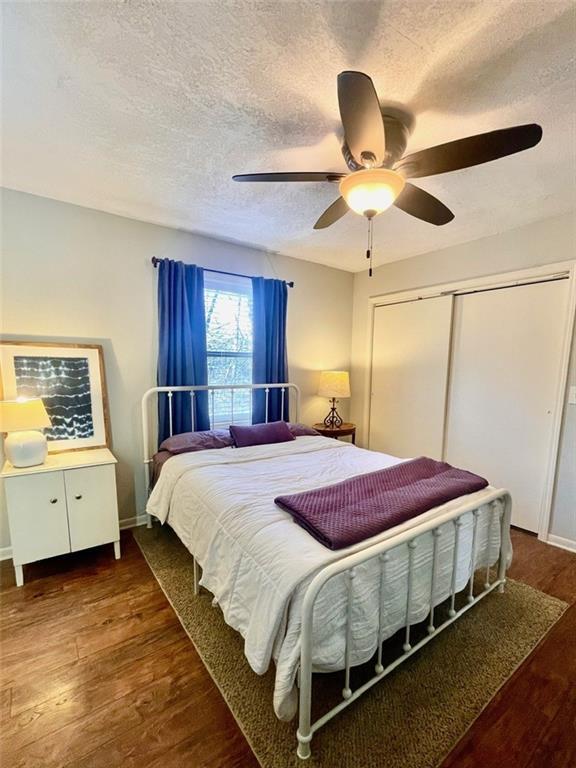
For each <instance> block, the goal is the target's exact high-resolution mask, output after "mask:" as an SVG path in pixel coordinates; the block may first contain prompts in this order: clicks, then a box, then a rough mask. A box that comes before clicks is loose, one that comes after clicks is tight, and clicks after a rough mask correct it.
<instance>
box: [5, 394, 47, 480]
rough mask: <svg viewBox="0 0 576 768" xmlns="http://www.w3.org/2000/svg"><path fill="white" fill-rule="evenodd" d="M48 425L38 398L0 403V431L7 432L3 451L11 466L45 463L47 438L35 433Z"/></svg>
mask: <svg viewBox="0 0 576 768" xmlns="http://www.w3.org/2000/svg"><path fill="white" fill-rule="evenodd" d="M49 426H50V418H49V417H48V414H47V413H46V408H45V407H44V403H43V402H42V400H41V399H40V398H34V399H31V400H27V399H25V398H18V399H17V400H4V401H1V402H0V432H7V433H8V434H7V436H6V437H5V438H4V449H5V451H6V458H7V459H8V461H9V462H10V463H11V464H12V466H14V467H35V466H36V465H37V464H44V461H45V459H46V454H47V453H48V444H47V442H46V435H44V434H43V433H42V432H39V431H38V430H40V429H42V428H43V427H49Z"/></svg>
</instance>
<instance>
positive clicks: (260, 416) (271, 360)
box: [252, 277, 288, 424]
mask: <svg viewBox="0 0 576 768" xmlns="http://www.w3.org/2000/svg"><path fill="white" fill-rule="evenodd" d="M252 307H253V309H252V313H253V323H254V351H253V361H252V380H253V382H254V384H279V383H281V382H284V381H288V356H287V353H286V310H287V307H288V286H287V285H286V283H285V282H284V281H283V280H267V279H265V278H263V277H253V278H252ZM281 419H284V420H286V421H287V420H288V392H287V391H286V392H285V396H284V412H283V413H282V396H281V393H280V390H271V391H270V393H269V401H268V421H280V420H281ZM264 421H266V395H265V393H264V391H256V392H255V393H254V396H253V400H252V423H253V424H260V423H262V422H264Z"/></svg>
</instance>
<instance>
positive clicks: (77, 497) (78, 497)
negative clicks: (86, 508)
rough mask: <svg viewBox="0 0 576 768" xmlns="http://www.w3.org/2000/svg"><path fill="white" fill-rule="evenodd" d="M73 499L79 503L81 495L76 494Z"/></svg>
mask: <svg viewBox="0 0 576 768" xmlns="http://www.w3.org/2000/svg"><path fill="white" fill-rule="evenodd" d="M74 498H75V499H78V501H80V499H81V498H82V494H81V493H77V494H76V496H74Z"/></svg>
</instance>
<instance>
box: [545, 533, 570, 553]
mask: <svg viewBox="0 0 576 768" xmlns="http://www.w3.org/2000/svg"><path fill="white" fill-rule="evenodd" d="M546 543H547V544H552V546H553V547H560V549H567V550H568V551H569V552H576V541H574V540H573V539H565V538H563V537H562V536H556V534H554V533H549V534H548V537H547V539H546Z"/></svg>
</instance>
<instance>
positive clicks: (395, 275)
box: [351, 215, 576, 542]
mask: <svg viewBox="0 0 576 768" xmlns="http://www.w3.org/2000/svg"><path fill="white" fill-rule="evenodd" d="M376 247H377V243H376ZM376 252H377V251H376ZM574 258H576V219H575V217H574V216H573V215H564V216H560V217H556V218H553V219H547V220H545V221H540V222H536V223H534V224H530V225H527V226H525V227H521V228H520V229H515V230H510V231H508V232H503V233H501V234H499V235H494V236H493V237H487V238H483V239H480V240H475V241H472V242H470V243H465V244H463V245H459V246H454V247H452V248H446V249H444V250H441V251H436V252H432V253H426V254H423V255H420V256H415V257H414V258H411V259H405V260H403V261H396V262H392V263H390V264H385V265H383V266H381V267H379V268H377V269H375V270H374V275H373V277H372V278H369V277H368V273H367V272H362V273H359V274H356V275H355V279H354V309H353V327H352V394H353V398H352V411H351V418H352V420H353V421H355V422H357V424H358V425H359V426H361V425H362V422H363V415H364V413H365V407H366V391H367V379H368V366H369V338H368V336H369V333H368V330H369V328H368V317H369V314H368V307H369V304H368V299H369V297H370V296H378V295H381V294H384V293H391V292H395V291H404V290H410V289H412V288H417V287H424V286H431V285H440V284H442V283H449V282H454V281H457V280H467V279H470V278H474V277H479V276H483V275H492V274H497V273H499V272H509V271H512V270H517V269H523V268H526V267H531V266H536V265H540V264H549V263H553V262H557V261H567V260H571V259H574ZM569 382H570V384H572V385H574V384H576V339H575V341H574V343H573V352H572V363H571V368H570V373H569ZM567 399H568V397H567V393H566V400H567ZM365 440H366V435H364V434H363V431H362V429H360V430H359V435H358V442H359V444H360V445H362V443H363V442H365ZM550 530H551V532H552V533H553V534H555V535H556V536H559V537H561V538H565V539H569V540H571V541H573V542H576V406H574V405H567V404H566V405H565V409H564V419H563V428H562V439H561V447H560V456H559V462H558V471H557V479H556V491H555V499H554V505H553V512H552V521H551V528H550Z"/></svg>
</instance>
